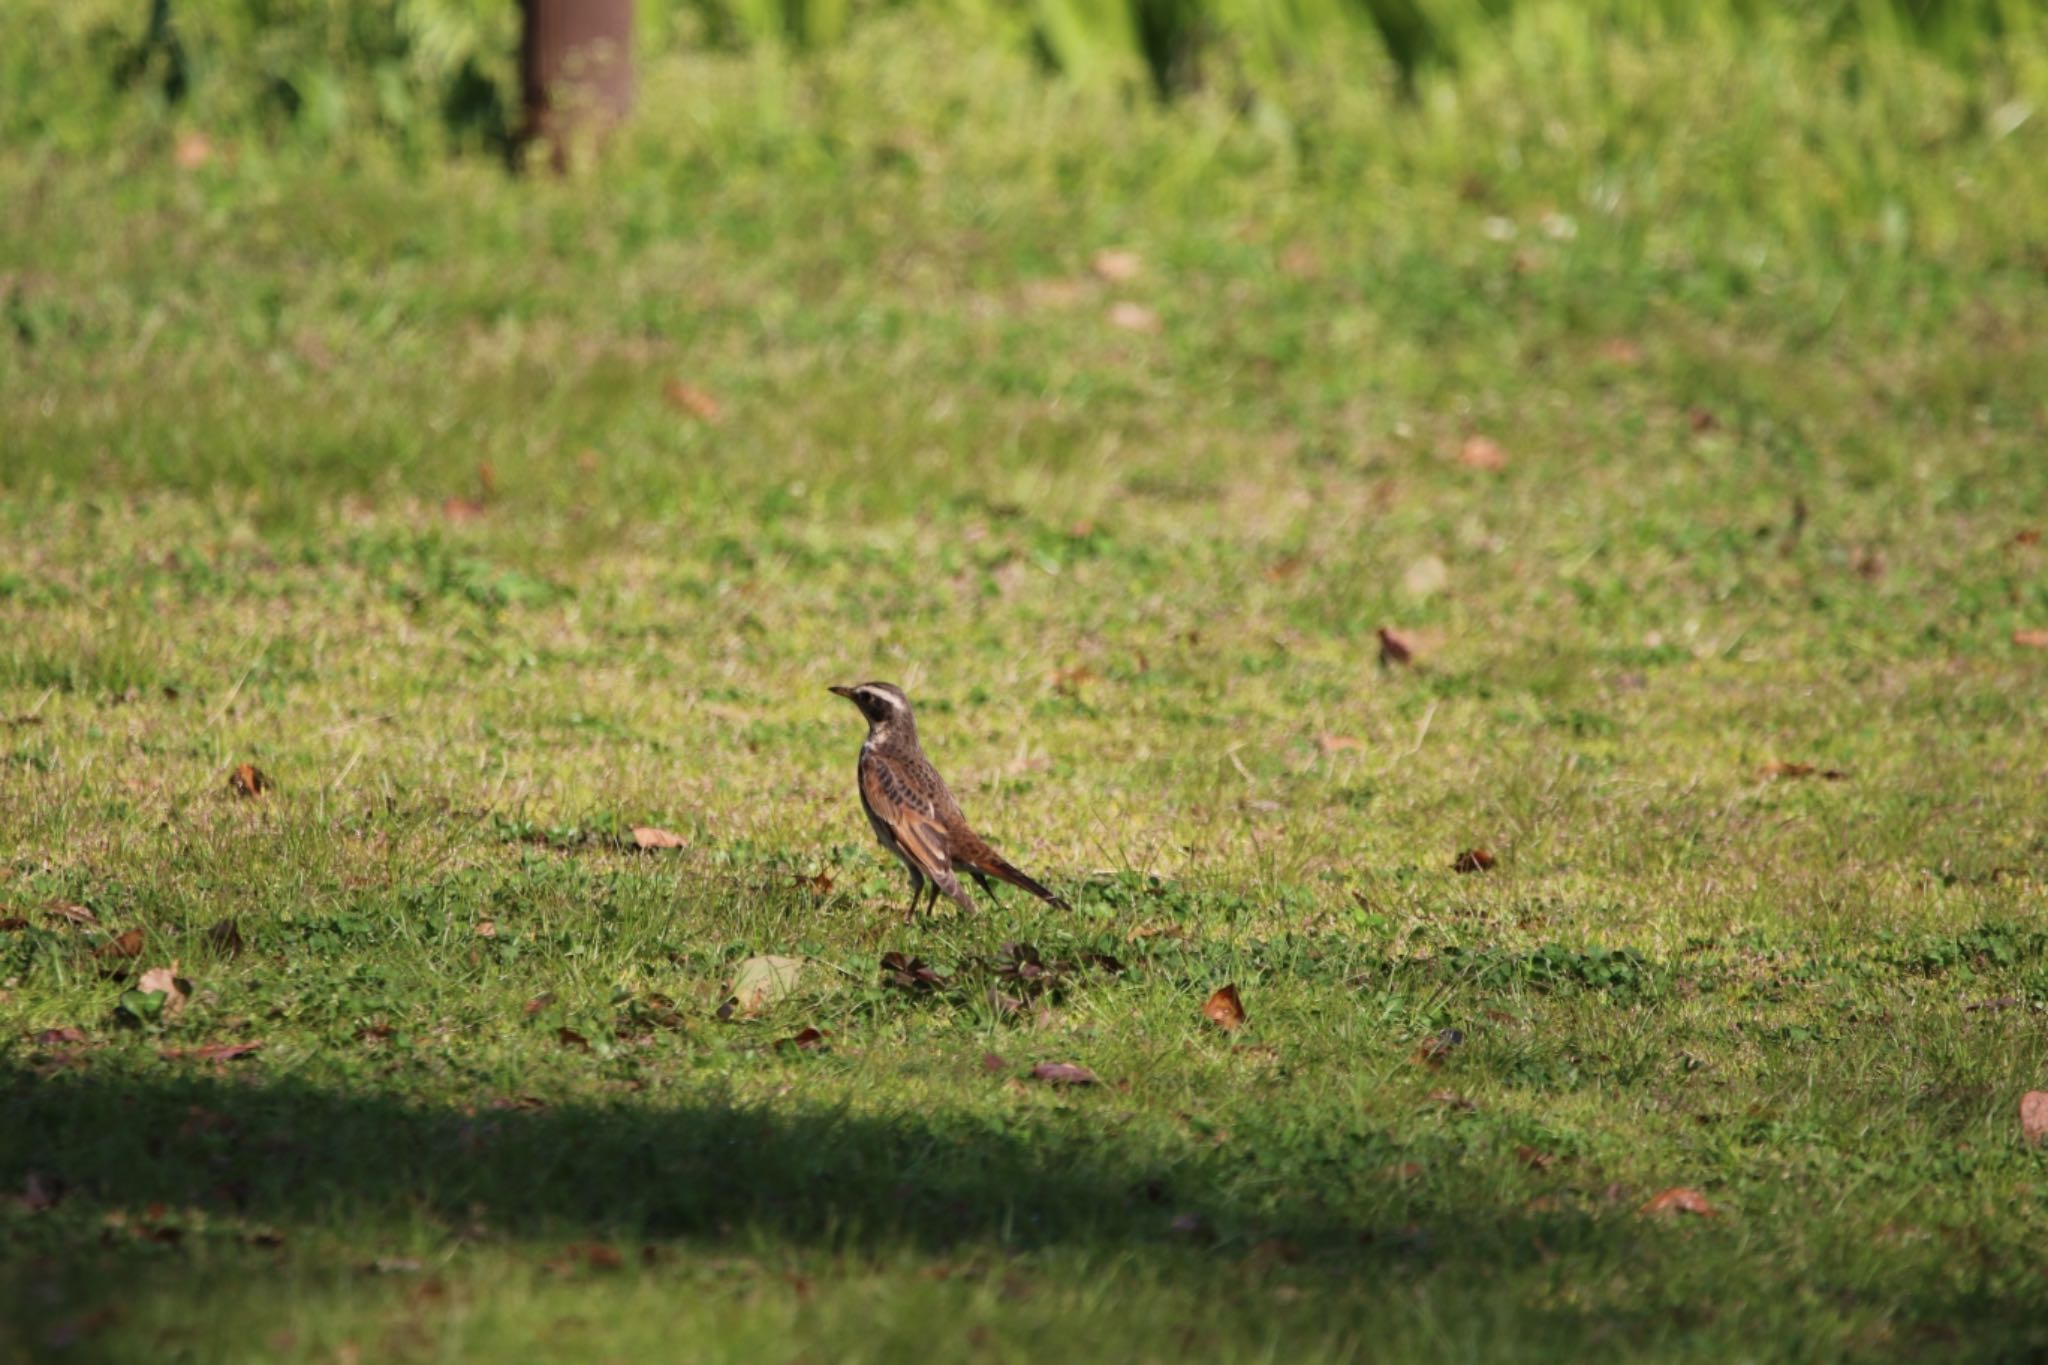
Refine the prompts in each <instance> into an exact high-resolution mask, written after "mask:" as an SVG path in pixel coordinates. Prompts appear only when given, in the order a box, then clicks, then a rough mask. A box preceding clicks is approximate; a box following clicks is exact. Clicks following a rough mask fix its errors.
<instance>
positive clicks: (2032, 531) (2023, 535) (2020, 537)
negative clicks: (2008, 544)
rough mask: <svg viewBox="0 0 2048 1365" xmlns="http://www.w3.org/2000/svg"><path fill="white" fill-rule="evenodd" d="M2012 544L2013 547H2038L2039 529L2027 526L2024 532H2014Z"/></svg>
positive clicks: (2039, 539)
mask: <svg viewBox="0 0 2048 1365" xmlns="http://www.w3.org/2000/svg"><path fill="white" fill-rule="evenodd" d="M2012 543H2013V544H2015V545H2039V544H2040V543H2041V531H2040V528H2038V527H2034V526H2029V527H2028V528H2027V529H2026V530H2024V531H2015V532H2014V533H2013V537H2012Z"/></svg>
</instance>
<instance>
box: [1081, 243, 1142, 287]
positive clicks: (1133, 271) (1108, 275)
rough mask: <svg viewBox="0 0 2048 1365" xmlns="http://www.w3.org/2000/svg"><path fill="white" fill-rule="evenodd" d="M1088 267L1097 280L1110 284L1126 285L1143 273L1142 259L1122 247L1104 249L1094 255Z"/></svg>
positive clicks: (1135, 253)
mask: <svg viewBox="0 0 2048 1365" xmlns="http://www.w3.org/2000/svg"><path fill="white" fill-rule="evenodd" d="M1090 266H1091V268H1092V269H1093V270H1094V271H1095V276H1096V278H1097V279H1102V280H1107V281H1109V282H1110V283H1111V284H1128V283H1129V282H1130V281H1132V280H1135V279H1137V278H1138V276H1139V275H1141V274H1143V273H1144V271H1145V261H1144V258H1143V257H1141V256H1139V255H1138V253H1137V252H1135V251H1129V250H1126V249H1124V248H1122V247H1104V248H1103V249H1102V250H1100V251H1098V252H1096V253H1095V259H1094V260H1093V261H1092V262H1090Z"/></svg>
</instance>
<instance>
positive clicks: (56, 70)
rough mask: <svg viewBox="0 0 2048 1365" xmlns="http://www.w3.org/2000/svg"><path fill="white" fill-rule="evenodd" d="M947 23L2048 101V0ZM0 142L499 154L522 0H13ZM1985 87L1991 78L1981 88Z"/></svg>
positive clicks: (675, 21)
mask: <svg viewBox="0 0 2048 1365" xmlns="http://www.w3.org/2000/svg"><path fill="white" fill-rule="evenodd" d="M908 3H909V0H641V3H640V4H639V7H638V24H639V33H638V52H637V56H638V59H639V61H640V62H641V64H642V66H643V67H646V66H649V65H658V64H659V63H660V62H661V60H662V58H663V57H664V56H665V55H669V54H674V53H676V52H678V51H681V50H686V49H696V50H703V49H717V50H734V51H738V50H764V49H765V50H772V51H775V52H777V53H782V54H787V55H788V56H790V57H791V59H793V60H796V61H802V60H803V59H804V58H805V57H806V56H810V55H815V54H818V53H821V52H824V51H828V50H830V49H832V48H834V47H836V46H838V45H840V44H843V43H845V42H846V41H847V40H848V37H849V35H850V34H851V33H853V32H854V31H855V30H857V29H859V28H860V26H861V25H862V23H863V21H865V20H867V19H870V18H872V17H874V16H875V15H877V14H879V13H881V12H882V11H885V10H898V11H900V10H903V9H906V8H907V7H908ZM920 3H921V4H922V6H923V7H924V8H925V9H926V10H927V11H929V13H930V17H931V20H932V21H933V22H942V23H946V24H950V25H954V26H956V27H960V28H964V29H966V30H968V31H969V32H971V33H973V34H974V35H976V36H978V37H985V38H986V40H987V41H989V42H991V43H995V44H1001V45H1010V46H1013V47H1016V48H1018V49H1020V50H1023V51H1028V52H1030V53H1032V54H1034V55H1035V56H1036V58H1037V59H1038V61H1039V63H1040V64H1041V65H1042V67H1043V68H1044V70H1045V73H1046V76H1047V77H1048V79H1053V80H1064V81H1068V82H1073V83H1078V84H1081V85H1087V86H1097V87H1106V88H1110V89H1115V90H1118V91H1121V92H1125V93H1126V94H1127V96H1128V97H1129V98H1130V99H1132V100H1144V99H1147V98H1157V99H1161V100H1167V101H1171V100H1175V99H1178V98H1181V97H1185V96H1188V95H1190V94H1194V93H1197V92H1199V93H1202V94H1205V95H1208V96H1211V97H1217V98H1221V99H1223V100H1224V101H1226V102H1228V103H1229V104H1230V105H1231V106H1232V107H1234V108H1236V109H1237V110H1239V111H1240V112H1243V113H1246V114H1248V115H1251V116H1253V117H1255V118H1259V119H1265V120H1269V121H1277V122H1279V123H1282V124H1284V125H1285V126H1286V127H1287V128H1289V129H1290V130H1294V131H1301V130H1306V129H1312V128H1313V126H1314V124H1315V122H1316V118H1315V116H1316V108H1317V105H1318V103H1319V101H1321V100H1323V99H1325V98H1326V96H1327V91H1328V90H1329V89H1330V88H1331V87H1332V86H1333V85H1340V86H1341V85H1352V86H1358V85H1363V86H1369V87H1374V88H1379V89H1383V90H1384V91H1385V92H1386V93H1387V96H1388V97H1389V98H1392V99H1398V100H1403V101H1410V102H1412V101H1414V100H1416V99H1417V98H1418V97H1419V96H1420V94H1421V93H1422V85H1423V83H1425V82H1426V80H1427V78H1428V77H1429V76H1430V75H1431V74H1432V73H1442V72H1454V71H1458V70H1460V69H1466V70H1467V71H1468V73H1469V69H1470V68H1471V67H1473V66H1474V65H1480V66H1483V65H1485V64H1486V63H1488V62H1489V61H1495V60H1497V59H1499V58H1500V57H1501V56H1502V55H1503V54H1508V53H1513V52H1515V51H1517V50H1523V51H1524V52H1526V50H1527V49H1528V47H1529V46H1530V44H1532V43H1536V44H1540V45H1541V46H1542V47H1543V48H1544V60H1545V62H1546V63H1549V64H1554V65H1555V64H1570V63H1572V62H1573V61H1575V60H1576V61H1582V62H1583V61H1590V60H1597V59H1598V57H1599V55H1600V54H1601V53H1604V52H1605V51H1606V50H1607V49H1608V48H1609V46H1610V45H1611V44H1613V43H1614V42H1616V41H1621V42H1624V43H1626V42H1630V41H1634V42H1638V43H1640V44H1642V45H1644V46H1663V45H1670V44H1685V43H1690V42H1704V43H1707V44H1709V45H1711V46H1714V47H1716V48H1725V47H1727V46H1729V45H1740V44H1743V43H1746V42H1754V43H1755V44H1756V45H1757V47H1758V50H1759V51H1760V52H1763V51H1770V52H1777V51H1782V50H1783V48H1784V45H1785V43H1786V41H1788V40H1789V41H1793V42H1796V43H1797V44H1799V45H1800V46H1801V47H1803V48H1804V49H1806V50H1807V55H1808V56H1810V57H1811V58H1812V59H1814V60H1815V61H1816V62H1817V63H1818V67H1817V69H1822V70H1825V71H1826V72H1828V73H1829V75H1830V78H1831V79H1835V80H1839V81H1842V82H1846V83H1849V84H1850V85H1851V86H1853V85H1855V84H1856V83H1859V82H1866V81H1869V80H1871V79H1872V77H1873V76H1878V77H1880V78H1881V77H1882V75H1883V73H1884V69H1885V68H1886V67H1887V66H1888V65H1892V64H1896V63H1898V62H1900V61H1902V60H1910V59H1922V60H1924V59H1930V58H1931V59H1932V60H1935V61H1937V62H1939V63H1942V64H1945V65H1946V66H1948V67H1949V68H1951V69H1952V70H1954V71H1955V72H1956V73H1958V74H1959V75H1960V76H1963V77H1965V78H1967V79H1970V80H1972V81H1973V82H1975V83H1977V84H1979V85H1980V86H1981V87H1982V88H1983V89H1984V90H1985V91H1986V92H1987V97H1989V96H1995V95H1996V94H1997V91H1998V88H1999V87H2000V86H2008V87H2011V86H2017V87H2019V88H2023V89H2036V90H2037V89H2039V88H2040V87H2041V86H2042V84H2043V76H2042V71H2043V69H2044V66H2048V55H2044V52H2048V43H2044V42H2043V39H2044V38H2048V4H2044V3H2043V0H920ZM8 9H9V17H10V22H9V23H8V24H7V25H6V26H5V28H4V30H0V86H4V88H5V89H6V90H7V91H8V92H9V95H8V98H7V99H6V100H5V101H0V135H5V136H7V137H9V138H11V139H27V140H42V141H50V140H54V141H57V142H60V143H62V142H74V143H75V142H78V141H88V142H89V141H91V140H93V139H96V138H98V137H101V136H104V135H105V134H106V133H107V132H108V130H109V125H110V121H112V122H118V121H120V120H122V119H127V118H140V119H149V118H161V117H163V116H164V114H165V113H166V112H170V113H172V114H173V115H175V116H177V117H180V118H183V119H185V120H188V121H190V122H194V123H198V124H202V125H204V126H207V127H210V128H214V129H217V130H218V129H229V128H232V129H237V130H243V131H261V132H263V133H264V134H266V135H270V136H275V137H279V138H301V139H310V140H313V141H316V142H335V141H344V140H347V139H352V138H361V137H365V136H369V137H375V138H379V139H393V140H396V141H398V142H399V143H401V144H403V145H406V146H410V147H414V148H422V149H424V148H430V147H435V146H454V147H465V146H467V147H486V148H488V147H502V145H503V144H504V143H505V141H506V140H507V139H508V137H509V136H510V133H511V130H512V127H513V125H514V122H515V119H516V115H517V97H518V88H517V72H516V69H515V53H516V49H517V37H518V28H519V16H518V7H517V5H516V4H515V3H513V0H352V2H351V3H342V2H341V0H10V3H9V6H8ZM1987 78H1988V79H1987Z"/></svg>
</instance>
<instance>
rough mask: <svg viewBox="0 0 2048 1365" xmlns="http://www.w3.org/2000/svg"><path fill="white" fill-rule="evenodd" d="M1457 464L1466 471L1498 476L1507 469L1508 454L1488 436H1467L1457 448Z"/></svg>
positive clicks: (1498, 443)
mask: <svg viewBox="0 0 2048 1365" xmlns="http://www.w3.org/2000/svg"><path fill="white" fill-rule="evenodd" d="M1458 463H1459V464H1461V465H1463V466H1465V468H1467V469H1482V470H1485V471H1486V472H1487V473H1489V474H1498V473H1500V472H1501V471H1502V470H1503V469H1506V468H1507V467H1508V453H1507V452H1506V451H1505V450H1502V449H1501V447H1500V442H1498V441H1496V440H1494V439H1493V438H1492V437H1490V436H1467V437H1466V438H1465V443H1464V444H1463V445H1461V446H1459V447H1458Z"/></svg>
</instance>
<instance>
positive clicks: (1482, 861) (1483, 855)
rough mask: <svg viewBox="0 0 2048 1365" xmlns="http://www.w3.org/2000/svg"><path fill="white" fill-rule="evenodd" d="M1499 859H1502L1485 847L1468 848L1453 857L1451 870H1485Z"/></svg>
mask: <svg viewBox="0 0 2048 1365" xmlns="http://www.w3.org/2000/svg"><path fill="white" fill-rule="evenodd" d="M1499 861H1500V859H1498V858H1496V857H1494V856H1493V854H1491V853H1489V852H1487V851H1486V850H1485V849H1483V848H1468V849H1466V850H1465V851H1464V852H1463V853H1460V854H1459V855H1458V856H1457V857H1455V858H1453V859H1451V871H1453V872H1485V871H1487V870H1488V869H1489V868H1491V867H1492V866H1493V865H1494V864H1495V863H1497V862H1499Z"/></svg>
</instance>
